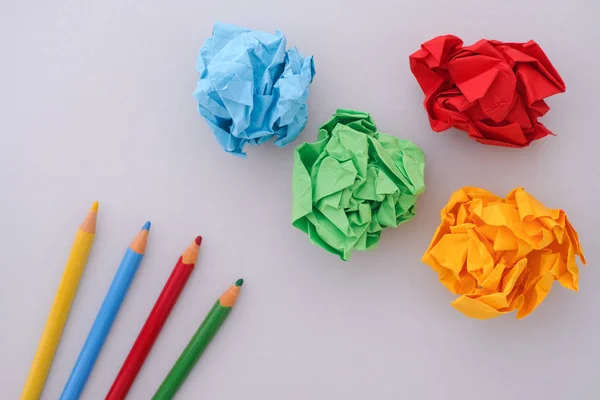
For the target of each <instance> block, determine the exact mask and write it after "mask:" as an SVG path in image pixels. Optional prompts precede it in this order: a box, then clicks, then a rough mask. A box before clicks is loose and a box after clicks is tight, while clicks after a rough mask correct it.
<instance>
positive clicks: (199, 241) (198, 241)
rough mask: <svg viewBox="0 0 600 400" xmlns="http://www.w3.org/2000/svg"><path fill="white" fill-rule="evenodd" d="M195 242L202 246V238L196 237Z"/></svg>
mask: <svg viewBox="0 0 600 400" xmlns="http://www.w3.org/2000/svg"><path fill="white" fill-rule="evenodd" d="M194 242H196V244H197V245H198V246H200V245H201V244H202V236H196V239H194Z"/></svg>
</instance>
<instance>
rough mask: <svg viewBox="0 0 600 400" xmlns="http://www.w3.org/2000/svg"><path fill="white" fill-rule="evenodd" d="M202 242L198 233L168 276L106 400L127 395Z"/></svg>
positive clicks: (185, 279)
mask: <svg viewBox="0 0 600 400" xmlns="http://www.w3.org/2000/svg"><path fill="white" fill-rule="evenodd" d="M201 243H202V237H201V236H198V237H197V238H196V239H195V240H194V241H193V242H192V244H190V246H189V247H188V248H187V250H186V251H185V252H184V253H183V255H181V256H180V257H179V260H178V261H177V264H175V267H174V268H173V271H172V272H171V276H169V279H168V280H167V283H165V286H164V287H163V289H162V292H161V293H160V295H159V296H158V299H157V300H156V303H154V307H153V308H152V311H150V314H149V315H148V318H147V319H146V322H145V323H144V326H143V327H142V330H141V331H140V333H139V335H138V337H137V339H136V340H135V343H134V344H133V346H132V347H131V350H130V351H129V355H127V358H126V359H125V362H123V366H122V367H121V370H120V371H119V373H118V374H117V377H116V378H115V381H114V382H113V384H112V386H111V388H110V390H109V391H108V394H107V395H106V400H123V399H124V398H125V397H126V396H127V393H128V392H129V389H130V388H131V385H132V384H133V381H134V380H135V378H136V377H137V374H138V373H139V372H140V369H141V368H142V365H143V364H144V361H145V360H146V357H148V354H149V353H150V350H151V349H152V346H153V345H154V342H155V341H156V338H157V337H158V335H159V334H160V331H161V329H162V327H163V325H164V324H165V322H166V320H167V318H168V317H169V314H170V313H171V310H172V309H173V306H174V305H175V303H176V302H177V299H178V298H179V295H180V294H181V291H182V290H183V288H184V287H185V284H186V283H187V281H188V278H189V277H190V275H191V273H192V271H193V270H194V264H195V263H196V258H198V251H199V249H200V244H201Z"/></svg>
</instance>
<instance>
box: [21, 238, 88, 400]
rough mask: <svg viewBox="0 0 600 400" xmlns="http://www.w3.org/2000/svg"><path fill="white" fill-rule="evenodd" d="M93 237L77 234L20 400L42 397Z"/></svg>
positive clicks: (35, 399) (33, 399) (34, 399)
mask: <svg viewBox="0 0 600 400" xmlns="http://www.w3.org/2000/svg"><path fill="white" fill-rule="evenodd" d="M94 236H95V234H93V233H89V232H83V231H81V230H79V231H77V234H76V235H75V240H74V241H73V246H72V248H71V252H70V253H69V258H68V260H67V263H66V266H65V269H64V272H63V275H62V277H61V279H60V283H59V285H58V290H57V292H56V296H55V297H54V301H53V303H52V307H51V308H50V313H49V314H48V319H47V321H46V326H45V327H44V331H43V333H42V337H41V339H40V343H39V345H38V348H37V351H36V353H35V356H34V358H33V362H32V364H31V369H30V370H29V374H28V375H27V379H26V381H25V386H24V388H23V392H22V393H21V400H37V399H39V398H40V396H41V395H42V391H43V389H44V385H45V383H46V379H47V377H48V373H49V372H50V367H51V366H52V361H53V360H54V354H55V353H56V349H57V348H58V344H59V342H60V338H61V336H62V332H63V329H64V327H65V324H66V322H67V318H68V315H69V311H70V310H71V305H72V304H73V300H74V299H75V294H76V293H77V288H78V286H79V281H80V280H81V276H82V274H83V271H84V268H85V264H86V262H87V259H88V256H89V254H90V250H91V249H92V244H93V242H94Z"/></svg>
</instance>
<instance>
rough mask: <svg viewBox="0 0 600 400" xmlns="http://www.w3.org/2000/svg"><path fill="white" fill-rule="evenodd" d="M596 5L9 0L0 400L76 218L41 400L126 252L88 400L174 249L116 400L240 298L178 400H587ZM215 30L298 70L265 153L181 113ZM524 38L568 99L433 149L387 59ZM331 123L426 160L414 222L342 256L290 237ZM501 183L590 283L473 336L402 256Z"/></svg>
mask: <svg viewBox="0 0 600 400" xmlns="http://www.w3.org/2000/svg"><path fill="white" fill-rule="evenodd" d="M599 17H600V5H599V3H598V1H593V0H587V1H585V0H579V1H574V0H573V1H569V2H567V1H541V0H540V1H527V2H524V1H523V2H522V1H519V0H503V1H495V2H490V1H480V0H477V1H475V0H473V1H462V2H460V1H445V0H438V1H433V0H418V1H410V2H400V1H395V0H387V1H383V0H370V1H355V0H352V1H349V0H329V1H319V0H303V1H275V0H255V1H248V0H228V1H223V0H201V1H178V2H167V1H117V0H110V1H109V0H104V1H95V2H88V1H80V0H72V1H65V0H57V1H51V2H50V1H9V0H3V1H2V5H1V8H0V51H1V53H0V60H1V62H0V135H1V136H0V138H1V142H0V184H1V194H0V398H2V399H16V398H18V396H19V394H20V391H21V388H22V385H23V383H24V380H25V377H26V375H27V371H28V369H29V366H30V362H31V360H32V357H33V354H34V352H35V349H36V346H37V342H38V340H39V338H40V334H41V331H42V329H43V326H44V324H45V320H46V316H47V313H48V310H49V308H50V304H51V302H52V299H53V298H54V294H55V291H56V288H57V285H58V282H59V279H60V276H61V274H62V270H63V267H64V263H65V260H66V258H67V255H68V253H69V249H70V247H71V243H72V239H73V236H74V234H75V232H76V229H77V226H78V224H79V223H80V222H81V220H82V218H83V217H84V216H85V213H86V212H87V210H88V208H89V206H90V205H91V204H92V202H93V201H94V200H96V199H97V200H99V201H100V212H99V220H98V235H97V237H96V242H95V243H94V247H93V250H92V254H91V257H90V259H89V262H88V264H87V267H86V271H85V273H84V276H83V279H82V281H81V284H80V287H79V291H78V292H77V297H76V300H75V303H74V305H73V308H72V310H71V314H70V317H69V320H68V323H67V326H66V329H65V331H64V334H63V337H62V341H61V343H60V347H59V349H58V353H57V354H56V358H55V360H54V364H53V367H52V371H51V373H50V375H49V378H48V381H47V384H46V389H45V391H44V395H43V398H44V399H57V398H58V396H59V395H60V393H61V391H62V388H63V386H64V384H65V382H66V380H67V378H68V376H69V373H70V370H71V368H72V366H73V363H74V362H75V359H76V358H77V355H78V353H79V350H80V349H81V346H82V344H83V342H84V340H85V338H86V336H87V333H88V330H89V328H90V326H91V324H92V321H93V319H94V317H95V315H96V311H97V310H98V308H99V306H100V304H101V302H102V299H103V298H104V295H105V293H106V290H107V288H108V286H109V284H110V282H111V280H112V277H113V275H114V272H115V270H116V268H117V266H118V264H119V262H120V259H121V257H122V255H123V252H124V250H125V248H126V247H127V245H128V244H129V242H130V241H131V240H132V238H133V237H134V236H135V235H136V233H137V231H138V230H139V229H140V227H141V226H142V224H143V223H144V221H146V220H147V219H149V220H151V221H152V223H153V225H152V231H151V234H150V239H149V245H148V251H147V253H146V257H145V259H144V261H143V263H142V265H141V267H140V270H139V272H138V275H137V277H136V279H135V281H134V283H133V285H132V287H131V288H130V291H129V294H128V296H127V298H126V300H125V302H124V304H123V307H122V309H121V311H120V314H119V315H118V318H117V320H116V322H115V324H114V326H113V328H112V331H111V333H110V336H109V337H108V340H107V342H106V344H105V346H104V348H103V350H102V353H101V354H100V357H99V359H98V361H97V363H96V366H95V369H94V370H93V373H92V375H91V377H90V379H89V381H88V383H87V386H86V389H85V392H84V394H83V396H82V398H85V399H102V398H104V395H105V394H106V392H107V390H108V389H109V387H110V385H111V383H112V381H113V379H114V377H115V375H116V373H117V371H118V369H119V368H120V365H121V363H122V361H123V359H124V357H125V355H126V354H127V352H128V350H129V348H130V346H131V344H132V342H133V340H134V339H135V337H136V336H137V334H138V331H139V329H140V327H141V325H142V324H143V322H144V320H145V318H146V316H147V314H148V312H149V310H150V308H151V307H152V305H153V303H154V301H155V299H156V297H157V295H158V293H159V291H160V289H161V287H162V285H163V283H164V282H165V280H166V278H167V276H168V275H169V273H170V272H171V268H172V267H173V265H174V263H175V261H176V260H177V257H178V256H179V254H180V253H181V252H182V251H183V250H184V249H185V248H186V246H187V245H188V243H189V242H190V241H191V240H192V239H193V238H194V237H195V236H196V235H197V234H201V235H203V236H204V243H203V246H202V250H201V254H200V257H199V261H198V263H197V268H196V271H195V272H194V274H193V275H192V277H191V279H190V281H189V283H188V285H187V287H186V289H185V291H184V293H183V294H182V296H181V298H180V300H179V303H178V304H177V306H176V308H175V309H174V311H173V313H172V315H171V317H170V319H169V320H168V322H167V324H166V326H165V328H164V330H163V332H162V334H161V336H160V337H159V339H158V341H157V343H156V345H155V347H154V349H153V351H152V353H151V354H150V356H149V358H148V360H147V361H146V364H145V366H144V368H143V370H142V372H141V373H140V375H139V377H138V379H137V381H136V384H135V385H134V387H133V389H132V391H131V392H130V397H129V398H131V399H149V398H150V397H151V395H152V394H153V393H154V391H155V389H156V388H157V386H158V385H159V384H160V382H161V381H162V379H163V378H164V376H165V375H166V373H167V372H168V370H169V369H170V367H171V365H172V363H173V361H174V360H175V359H176V358H177V357H178V355H179V353H180V351H181V350H182V349H183V347H184V346H185V344H186V343H187V341H188V339H189V338H190V337H191V335H192V334H193V332H194V331H195V330H196V328H197V327H198V325H199V323H200V322H201V321H202V319H203V318H204V316H205V314H206V312H207V311H208V310H209V308H210V307H211V305H212V304H213V302H214V301H215V300H216V298H217V297H218V296H219V295H220V294H221V292H222V291H224V290H225V289H226V288H227V287H228V286H229V285H230V284H231V283H233V282H234V281H235V280H236V279H237V278H239V277H244V279H245V280H246V284H245V285H244V288H243V291H242V294H241V297H240V299H239V302H238V304H237V306H236V308H235V309H234V311H233V312H232V314H231V315H230V318H229V319H228V321H227V323H226V324H225V325H224V326H223V328H222V329H221V331H220V332H219V334H218V335H217V337H216V338H215V340H214V342H213V343H212V344H211V345H210V347H209V348H208V350H207V352H206V353H205V355H204V356H203V357H202V359H201V360H200V362H199V363H198V365H197V366H196V368H195V369H194V371H193V372H192V374H191V375H190V377H189V378H188V380H187V381H186V383H185V384H184V386H183V387H182V389H181V391H180V392H179V395H178V399H210V400H229V399H237V398H244V399H247V400H259V399H260V400H271V399H273V400H279V399H286V400H287V399H289V400H321V399H324V400H326V399H332V400H337V399H340V400H342V399H343V400H359V399H361V400H362V399H384V400H388V399H390V400H395V399H410V400H413V399H417V400H420V399H425V400H427V399H450V400H454V399H465V398H481V399H486V400H487V399H489V400H506V399H511V400H513V399H517V400H521V399H524V400H525V399H534V400H537V399H544V400H550V399H551V400H554V399H556V400H561V399H576V400H579V399H584V400H587V399H597V398H598V397H599V396H600V379H599V377H600V334H599V333H598V330H599V328H600V320H599V311H598V309H599V306H600V295H599V294H598V293H600V290H599V288H600V268H599V266H598V265H594V264H597V261H598V256H599V255H600V251H599V247H598V243H597V239H598V231H597V225H598V224H599V223H600V220H599V217H598V209H599V207H600V205H599V203H598V196H599V195H600V190H599V186H600V184H599V179H600V167H599V162H598V160H597V159H596V157H598V153H599V151H600V140H599V137H600V132H599V131H598V119H599V117H600V114H599V104H600V95H599V93H600V85H599V84H598V73H599V72H598V71H599V70H598V64H599V62H600V55H599V52H598V46H599V42H598V39H599V38H600V37H599V36H598V34H599V28H598V18H599ZM214 21H223V22H231V23H236V24H239V25H242V26H245V27H251V28H254V29H263V30H268V31H271V32H272V31H274V30H275V29H280V30H281V31H282V32H284V33H285V34H286V36H287V38H288V44H289V45H296V46H297V47H298V48H299V49H300V51H301V52H302V53H303V54H304V55H308V54H313V55H314V56H315V67H316V71H317V75H316V76H315V81H314V83H313V85H312V86H311V89H310V91H311V93H310V97H309V102H308V104H309V109H310V117H309V121H308V125H307V127H306V129H305V131H304V132H303V133H302V134H301V136H300V138H299V139H298V141H297V142H296V143H295V144H293V145H290V146H288V147H286V148H283V149H278V148H275V147H274V146H273V145H271V144H268V145H264V146H262V147H252V148H248V159H246V160H242V159H239V158H236V157H233V156H231V155H228V154H226V153H224V152H223V151H221V149H220V148H219V146H218V145H217V143H216V141H215V139H214V138H213V136H212V133H211V132H210V130H209V129H208V126H207V125H206V123H205V122H204V121H203V119H202V118H201V117H200V115H199V114H198V112H197V111H196V104H195V102H194V99H193V97H192V91H193V90H194V87H195V83H196V79H197V73H196V71H195V61H196V55H197V53H198V50H199V49H200V46H201V45H202V43H203V41H204V39H205V38H206V37H208V36H209V35H210V34H211V30H212V24H213V22H214ZM444 33H454V34H456V35H458V36H460V37H462V38H463V40H464V41H465V43H466V44H471V43H473V42H474V41H476V40H478V39H480V38H483V37H485V38H489V39H499V40H503V41H520V42H523V41H527V40H529V39H534V40H536V41H537V42H538V43H539V44H540V45H541V46H542V48H543V49H544V50H545V52H546V53H547V54H548V56H549V58H550V59H551V61H552V62H553V63H554V65H555V67H556V68H557V70H558V71H559V72H560V74H561V75H562V77H563V78H564V80H565V82H566V84H567V92H566V93H564V94H561V95H557V96H555V97H553V98H550V99H549V101H548V103H549V104H550V106H551V111H550V112H549V113H548V114H547V115H546V116H545V117H544V118H543V119H542V122H543V123H544V124H545V125H546V126H547V127H548V128H549V129H551V130H552V131H553V132H555V133H556V134H557V135H558V136H556V137H547V138H544V139H542V140H540V141H537V142H534V143H533V144H532V145H531V146H530V147H529V148H525V149H516V150H515V149H506V148H500V147H490V146H484V145H481V144H478V143H476V142H474V141H472V140H470V139H468V138H467V136H466V134H464V133H462V132H458V131H454V130H452V131H450V132H446V133H442V134H436V133H434V132H433V131H431V129H430V128H429V125H428V121H427V117H426V114H425V111H424V110H423V107H422V102H423V93H422V92H421V90H420V89H419V87H418V85H417V83H416V81H415V79H414V77H413V76H412V74H411V73H410V70H409V67H408V56H409V55H410V54H411V53H412V52H413V51H415V50H417V49H418V48H419V45H420V44H421V43H422V42H424V41H426V40H428V39H430V38H433V37H434V36H437V35H439V34H444ZM336 108H355V109H359V110H364V111H368V112H370V113H371V114H372V116H373V118H374V119H375V122H376V123H377V125H378V127H379V128H380V130H382V131H384V132H388V133H391V134H395V135H398V136H401V137H404V138H408V139H411V140H413V141H414V142H416V143H417V144H418V145H419V146H420V147H421V148H422V149H423V150H424V152H425V154H426V157H427V166H426V184H427V189H426V192H425V194H424V195H423V196H422V197H421V199H420V200H419V202H418V209H417V216H416V218H415V219H413V220H412V221H410V222H409V223H407V224H405V225H403V226H401V227H400V228H398V229H396V230H388V231H386V232H385V233H384V234H383V236H382V240H381V243H380V247H379V249H378V250H377V251H375V252H366V253H355V254H354V255H353V257H352V259H351V261H349V262H346V263H344V262H341V261H340V260H339V259H337V258H336V257H335V256H333V255H331V254H328V253H326V252H325V251H324V250H322V249H320V248H318V247H316V246H314V245H312V244H310V243H309V241H308V238H307V236H306V235H304V234H303V233H302V232H300V231H299V230H296V229H295V228H293V227H292V226H291V221H290V219H291V204H292V197H291V170H292V160H293V150H294V146H295V145H296V144H300V143H301V142H302V141H306V140H309V141H313V140H314V139H315V138H316V130H317V127H318V126H319V125H321V124H322V123H324V122H325V121H326V120H328V119H329V117H330V116H331V114H333V113H334V111H335V109H336ZM465 185H472V186H480V187H484V188H487V189H489V190H491V191H493V192H494V193H496V194H498V195H501V196H504V195H505V194H506V193H507V192H508V191H510V190H511V189H513V188H514V187H518V186H523V187H525V188H526V190H528V191H529V192H530V193H531V194H533V195H534V196H536V197H537V198H538V199H540V200H541V201H542V202H543V203H545V204H546V205H547V206H549V207H554V208H562V209H564V210H566V212H567V214H568V216H569V218H570V219H571V221H572V223H573V224H574V226H575V227H576V229H577V230H578V232H579V234H580V237H581V242H582V246H583V249H584V251H585V252H586V255H587V257H588V261H589V265H588V266H587V267H582V269H581V282H580V291H579V293H575V292H571V291H568V290H567V289H564V288H562V287H561V286H560V285H559V284H558V283H556V284H555V285H554V289H553V290H552V292H551V293H550V295H549V296H548V297H547V299H546V301H545V302H544V303H543V304H542V305H541V306H540V307H539V308H538V309H537V310H536V311H535V312H534V313H533V314H531V315H530V316H529V317H527V318H526V319H524V320H520V321H517V320H516V319H515V318H514V314H512V315H507V316H504V317H501V318H498V319H495V320H491V321H477V320H471V319H468V318H466V317H465V316H463V315H462V314H460V313H459V312H457V311H455V310H454V309H453V308H452V307H451V306H450V302H451V301H452V300H453V298H454V296H453V295H452V294H450V293H449V292H448V291H447V290H446V289H445V288H444V287H443V286H442V285H441V284H440V283H438V281H437V276H436V274H435V273H434V272H433V271H432V270H430V268H429V267H427V266H425V265H424V264H422V263H421V262H420V257H421V256H422V254H423V252H424V250H425V249H426V247H427V245H428V243H429V241H430V239H431V236H432V235H433V232H434V230H435V228H436V226H437V224H438V222H439V210H440V208H441V207H442V206H443V205H444V204H445V203H446V201H447V200H448V198H449V196H450V194H451V193H452V192H453V191H455V190H457V189H459V188H460V187H462V186H465Z"/></svg>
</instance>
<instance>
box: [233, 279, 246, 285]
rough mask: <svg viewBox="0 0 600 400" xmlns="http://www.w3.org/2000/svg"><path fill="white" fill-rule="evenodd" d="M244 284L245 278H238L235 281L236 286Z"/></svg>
mask: <svg viewBox="0 0 600 400" xmlns="http://www.w3.org/2000/svg"><path fill="white" fill-rule="evenodd" d="M243 284H244V280H243V279H238V280H237V281H235V286H242V285H243Z"/></svg>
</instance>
